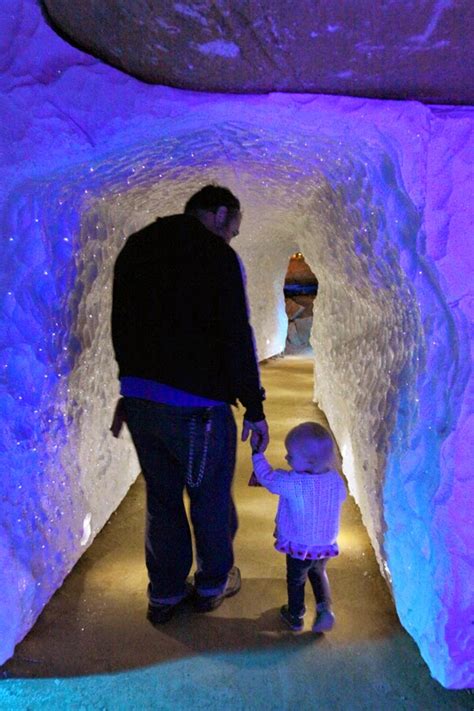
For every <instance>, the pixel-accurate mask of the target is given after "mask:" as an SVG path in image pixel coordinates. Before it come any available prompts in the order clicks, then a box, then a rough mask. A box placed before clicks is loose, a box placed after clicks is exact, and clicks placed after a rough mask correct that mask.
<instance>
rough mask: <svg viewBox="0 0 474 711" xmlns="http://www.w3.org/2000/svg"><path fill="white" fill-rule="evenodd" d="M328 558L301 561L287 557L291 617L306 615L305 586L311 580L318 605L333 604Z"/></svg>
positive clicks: (287, 581)
mask: <svg viewBox="0 0 474 711" xmlns="http://www.w3.org/2000/svg"><path fill="white" fill-rule="evenodd" d="M327 562H328V558H319V559H318V560H300V559H299V558H292V557H291V555H287V556H286V583H287V587H288V609H289V612H290V614H291V615H295V616H296V617H301V616H302V615H304V612H305V606H304V586H305V583H306V579H307V578H309V582H310V583H311V587H312V588H313V592H314V596H315V598H316V602H317V604H318V605H319V604H321V603H325V604H327V605H330V604H331V588H330V587H329V580H328V576H327V573H326V565H327Z"/></svg>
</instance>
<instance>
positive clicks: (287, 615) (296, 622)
mask: <svg viewBox="0 0 474 711" xmlns="http://www.w3.org/2000/svg"><path fill="white" fill-rule="evenodd" d="M305 612H306V610H305V609H304V608H303V612H302V613H301V615H292V614H291V612H290V610H289V608H288V605H283V606H282V607H281V608H280V617H281V619H282V620H283V622H284V623H285V624H286V625H287V626H288V627H289V628H290V630H292V631H293V632H301V630H302V629H303V627H304V621H303V617H304V613H305Z"/></svg>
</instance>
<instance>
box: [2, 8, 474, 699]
mask: <svg viewBox="0 0 474 711" xmlns="http://www.w3.org/2000/svg"><path fill="white" fill-rule="evenodd" d="M0 13H1V16H0V28H1V30H0V31H1V33H2V36H1V37H0V39H1V40H2V41H1V43H0V47H1V55H0V61H1V65H2V67H3V68H4V71H3V73H2V75H1V76H0V102H1V106H2V113H1V121H2V132H1V141H2V142H1V150H2V157H3V160H2V162H1V164H0V172H1V179H2V185H3V186H4V191H3V194H2V197H1V202H0V222H1V231H2V235H3V247H2V262H1V279H2V300H1V302H0V334H1V340H0V368H1V373H2V378H1V380H0V394H1V399H0V402H1V426H0V468H1V481H2V504H1V506H2V512H1V513H2V515H1V528H0V589H1V590H2V597H1V608H0V659H2V660H3V659H6V658H7V657H8V656H10V655H11V654H12V651H13V647H14V645H15V643H16V642H17V641H18V640H19V639H21V638H22V637H23V636H24V635H25V634H26V632H27V631H28V629H29V628H30V627H31V625H32V624H33V623H34V621H35V619H36V618H37V616H38V615H39V613H40V612H41V610H42V608H43V606H44V605H45V604H46V602H47V601H48V599H49V598H50V597H51V595H52V594H53V593H54V591H55V589H57V587H58V586H59V585H60V584H61V581H62V580H63V578H64V577H65V575H67V573H68V572H69V570H70V569H71V567H72V566H73V564H74V562H75V561H76V560H77V559H78V558H79V557H80V555H81V553H82V551H83V550H84V549H85V547H86V546H87V545H88V544H89V543H90V541H91V540H92V538H93V536H94V535H95V534H96V532H97V531H98V530H99V529H100V528H101V527H102V526H103V525H104V523H105V521H106V520H107V518H108V516H109V515H110V513H111V512H112V511H113V510H114V508H115V507H116V506H117V504H118V503H119V501H120V500H121V498H122V497H123V495H124V493H125V492H126V490H127V488H128V486H129V485H130V483H131V481H132V480H133V478H134V476H135V475H136V472H137V471H138V465H137V463H136V460H135V459H134V456H133V453H132V449H131V445H130V442H129V441H128V440H127V439H126V438H123V439H122V440H120V441H118V442H117V441H115V440H113V439H112V438H111V436H110V433H109V432H108V426H109V423H110V417H111V413H112V409H113V404H114V400H115V397H116V395H117V383H116V368H115V365H114V362H113V359H112V351H111V347H110V342H109V307H110V284H111V276H112V265H113V262H114V259H115V256H116V254H117V252H118V250H119V249H120V247H121V245H122V244H123V240H124V239H125V237H126V236H127V235H128V234H129V233H130V232H131V231H132V230H134V229H136V228H138V227H139V226H141V225H144V224H146V223H147V222H149V221H150V220H152V219H153V218H154V217H155V216H156V215H157V214H167V213H171V212H177V211H180V210H181V209H182V206H183V205H184V202H185V200H186V199H187V197H188V196H189V194H190V193H191V191H193V190H195V189H196V188H198V187H199V186H201V185H202V184H203V182H205V181H206V182H207V181H210V180H217V181H219V182H222V183H223V184H228V185H229V187H231V188H232V189H234V190H235V192H236V193H237V194H238V196H239V198H240V199H241V201H242V203H243V205H244V207H245V220H244V223H243V225H242V230H241V236H240V237H239V238H238V240H237V242H236V248H237V249H238V251H239V252H240V254H241V256H242V258H243V260H244V262H245V264H246V268H247V272H248V283H249V298H250V303H251V306H252V317H253V322H254V325H255V331H256V337H257V343H258V348H259V354H260V357H261V358H265V357H269V356H271V355H273V354H275V353H279V352H281V351H282V350H283V348H284V342H285V335H286V328H287V317H286V314H285V310H284V299H283V290H282V286H283V282H284V277H285V273H286V269H287V264H288V258H289V256H290V255H291V254H293V253H294V252H295V251H301V252H303V254H304V255H305V257H306V259H307V261H308V264H309V265H310V267H311V268H312V269H313V271H314V273H315V275H316V277H317V279H318V282H319V292H318V299H317V303H318V318H317V319H316V320H315V325H314V328H313V335H312V345H313V348H314V351H315V376H316V382H315V394H316V398H317V400H318V401H319V403H320V405H321V407H322V408H323V409H324V411H325V413H326V415H327V417H328V419H329V422H330V424H331V427H332V429H333V431H334V434H335V436H336V438H337V441H338V444H339V446H340V448H341V451H342V454H343V457H344V471H345V473H346V475H347V478H348V480H349V483H350V488H351V492H352V493H353V495H354V497H355V498H356V500H357V502H358V504H359V506H360V508H361V511H362V514H363V520H364V523H365V525H366V527H367V530H368V532H369V535H370V537H371V540H372V544H373V546H374V550H375V552H376V554H377V558H378V561H379V564H380V566H381V569H382V570H383V571H384V574H385V576H386V578H387V580H388V581H389V583H390V584H391V586H392V589H393V593H394V598H395V603H396V606H397V611H398V614H399V617H400V619H401V622H402V624H403V625H404V626H405V627H406V629H407V630H408V631H409V632H410V634H411V635H412V636H413V637H414V639H415V640H416V642H417V644H418V645H419V647H420V651H421V653H422V655H423V657H424V659H425V660H426V661H427V663H428V665H429V667H430V669H431V672H432V674H433V675H434V676H435V677H436V678H437V679H438V680H439V681H440V682H441V683H442V684H444V685H445V686H447V687H451V688H463V687H469V686H472V685H473V682H474V670H473V658H474V655H473V644H474V642H473V632H472V627H473V626H472V619H473V601H472V585H471V578H472V570H473V558H474V554H473V552H472V544H471V541H472V516H473V513H472V511H473V510H472V503H471V502H472V500H473V493H474V492H473V481H474V474H473V469H472V462H471V458H472V455H471V452H472V445H471V447H470V449H469V439H468V438H469V431H468V428H469V425H470V423H471V422H472V373H471V370H470V365H469V364H470V360H469V353H470V348H471V343H472V342H471V341H470V337H471V336H470V332H469V328H468V323H469V321H470V320H472V308H473V303H474V300H473V298H472V273H473V269H472V266H473V265H472V258H473V255H472V251H470V250H469V242H468V241H467V239H466V235H467V234H469V229H470V226H472V222H473V211H474V203H473V202H472V200H471V199H469V198H468V197H467V196H468V194H469V193H468V190H469V186H470V185H471V184H472V145H473V134H474V117H473V112H472V111H471V110H469V109H462V110H461V109H454V108H446V109H441V110H440V109H430V108H428V107H424V106H422V105H420V104H416V103H410V102H407V103H401V102H385V101H369V100H357V99H347V98H334V97H310V96H304V97H303V96H291V95H288V96H282V95H272V96H268V97H231V96H206V95H202V94H192V93H188V92H179V91H174V90H171V89H166V88H162V87H154V86H147V85H144V84H142V83H140V82H138V81H137V80H135V79H133V78H131V77H128V76H126V75H124V74H122V73H121V72H119V71H117V70H115V69H113V68H111V67H108V66H106V65H103V64H102V63H100V62H98V61H97V60H94V59H93V58H91V57H90V56H88V55H85V54H84V53H81V52H80V51H78V50H76V49H74V48H72V47H71V46H69V45H68V44H66V43H65V42H64V41H63V40H61V39H60V38H59V37H57V36H56V35H55V34H54V33H53V31H52V30H51V28H49V27H48V26H47V25H46V24H45V22H44V20H43V18H42V16H41V14H40V11H39V8H38V6H37V5H36V3H35V2H34V1H33V0H23V2H19V1H18V0H7V1H6V2H5V3H3V5H2V7H1V9H0ZM12 38H14V40H12Z"/></svg>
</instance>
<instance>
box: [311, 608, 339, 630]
mask: <svg viewBox="0 0 474 711" xmlns="http://www.w3.org/2000/svg"><path fill="white" fill-rule="evenodd" d="M335 622H336V618H335V616H334V613H333V612H332V611H331V610H329V609H328V608H325V609H322V610H318V612H317V613H316V618H315V620H314V624H313V627H312V630H313V632H317V633H320V632H329V630H332V628H333V627H334V624H335Z"/></svg>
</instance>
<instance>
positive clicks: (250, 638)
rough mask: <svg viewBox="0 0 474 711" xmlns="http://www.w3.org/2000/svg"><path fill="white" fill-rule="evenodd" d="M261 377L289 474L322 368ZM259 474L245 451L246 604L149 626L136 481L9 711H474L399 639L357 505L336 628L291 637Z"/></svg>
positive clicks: (336, 568)
mask: <svg viewBox="0 0 474 711" xmlns="http://www.w3.org/2000/svg"><path fill="white" fill-rule="evenodd" d="M262 374H263V379H264V385H265V387H266V389H267V393H268V400H267V405H266V410H267V416H268V419H269V422H270V426H271V434H272V437H273V441H272V443H271V446H270V448H269V451H268V454H269V458H270V459H271V461H272V462H273V463H274V464H276V465H279V466H282V465H283V464H284V461H283V454H284V452H283V446H282V441H283V438H284V435H285V433H286V432H287V430H288V429H289V428H290V427H291V426H293V424H296V423H297V422H300V421H304V420H308V419H316V418H320V417H321V413H318V411H317V409H316V408H315V406H314V405H313V404H312V402H311V396H312V365H311V362H310V361H309V360H303V359H298V358H287V359H285V360H280V359H278V360H274V361H270V362H269V363H267V364H266V365H264V366H263V367H262ZM238 419H239V422H240V419H241V416H240V414H239V415H238ZM250 471H251V468H250V459H249V453H248V447H247V446H242V447H241V448H240V451H239V464H238V470H237V474H236V486H235V493H236V499H237V504H238V509H239V514H240V530H239V534H238V537H237V544H236V558H237V561H236V562H237V563H238V564H239V566H240V567H241V570H242V577H243V586H242V590H241V592H240V594H239V595H238V596H237V597H235V598H233V599H231V600H227V601H225V602H224V604H223V605H222V607H220V608H219V609H218V610H216V611H215V612H214V613H212V614H210V615H209V614H208V615H196V614H194V613H192V611H191V610H183V613H182V614H181V615H179V616H177V617H176V618H175V619H173V620H172V621H171V622H170V623H168V624H167V625H165V626H163V627H162V628H160V629H158V630H156V629H154V628H153V627H152V626H151V625H150V624H149V623H148V622H146V620H145V609H146V602H145V597H144V589H145V586H146V579H145V572H144V566H143V553H142V536H143V495H144V492H143V485H142V482H141V480H139V481H138V482H137V484H136V485H135V486H134V487H132V489H131V491H130V493H129V495H128V497H127V499H126V500H125V501H124V503H123V504H122V506H121V507H120V509H119V510H118V512H117V513H116V514H114V515H113V516H112V519H111V521H110V522H109V524H108V525H107V526H106V527H105V529H104V530H103V531H102V533H101V534H100V535H99V536H98V538H97V539H96V541H95V542H94V544H93V545H92V546H91V548H89V550H88V551H87V552H86V554H85V555H84V556H83V558H82V559H81V561H80V562H79V564H78V565H77V566H76V568H75V569H74V571H73V572H72V573H71V575H70V576H69V577H68V579H67V580H66V582H65V584H64V586H63V587H62V589H61V590H60V591H58V593H57V594H56V595H55V596H54V598H53V600H52V601H51V602H50V604H49V605H48V607H47V608H46V610H45V611H44V612H43V614H42V616H41V617H40V619H39V620H38V622H37V624H36V626H35V628H34V629H33V631H32V632H31V633H30V634H29V636H28V637H27V638H26V639H25V640H24V642H23V643H22V644H21V645H19V646H18V648H17V653H16V656H15V657H14V658H13V659H12V660H10V662H8V663H7V664H6V665H4V667H3V668H2V670H1V671H0V673H1V672H3V676H4V677H5V678H4V679H3V680H2V681H1V682H0V709H1V710H2V711H3V710H4V709H5V711H6V710H8V711H13V710H14V709H29V710H31V711H36V709H47V711H55V710H56V709H61V711H63V710H64V711H69V709H81V710H83V711H89V710H95V709H110V710H111V711H117V710H121V709H124V710H127V711H128V709H153V710H166V711H168V710H169V711H180V710H182V709H190V710H191V709H192V710H193V711H199V710H200V709H207V710H209V709H216V711H221V710H224V711H225V710H228V711H234V710H235V711H236V710H240V709H241V710H242V711H244V710H245V711H248V710H249V709H250V710H251V709H258V710H259V711H260V710H262V711H266V710H267V709H275V711H294V710H297V711H304V710H306V709H311V710H312V709H323V710H326V709H329V710H330V711H337V710H339V709H341V710H344V711H346V710H350V711H354V710H358V709H367V710H368V711H369V710H370V711H379V709H380V710H382V709H388V710H389V711H397V710H398V709H406V710H407V711H412V710H414V709H416V710H420V711H422V710H423V711H428V710H431V709H433V710H435V709H443V710H444V709H472V708H474V696H472V695H470V693H469V692H454V691H449V692H448V691H446V690H444V689H443V688H442V687H441V686H439V685H438V683H437V682H435V681H433V680H432V679H431V677H430V675H429V672H428V669H427V667H426V665H425V664H424V662H423V660H422V659H421V657H420V656H419V654H418V650H417V647H416V645H415V644H414V642H413V641H412V640H411V638H410V637H409V636H408V635H407V634H406V633H405V632H404V630H403V629H402V628H401V627H400V624H399V623H398V619H397V616H396V613H395V611H394V608H393V604H392V601H391V597H390V595H389V593H388V590H387V588H386V585H385V583H384V581H383V580H382V578H381V577H380V575H379V572H378V568H377V565H376V562H375V558H374V556H373V553H372V551H371V548H370V545H369V542H368V538H367V535H366V533H365V531H364V528H363V526H362V524H361V522H360V517H359V513H358V510H357V507H356V506H355V504H354V502H353V500H352V499H349V502H348V503H346V504H345V508H344V516H343V528H342V533H341V536H340V547H341V556H340V557H339V558H338V559H335V560H334V561H332V562H331V563H330V565H329V576H330V579H331V581H332V587H333V593H334V607H335V612H336V615H337V625H336V627H335V629H334V630H333V631H332V632H331V633H330V634H328V635H327V636H315V635H312V634H311V632H310V631H309V626H310V623H311V619H312V614H313V607H312V604H310V609H309V612H308V615H307V617H308V620H307V626H306V631H305V633H303V634H301V635H297V636H292V634H291V632H287V631H285V630H284V629H282V627H281V625H280V622H279V619H278V609H279V607H280V605H281V604H282V603H283V602H284V601H285V581H284V573H285V566H284V556H283V555H281V554H279V553H276V552H275V551H274V550H273V548H272V544H273V539H272V531H273V516H274V511H275V505H276V497H274V496H272V495H271V494H269V493H267V492H265V491H264V490H262V489H255V488H248V487H247V480H248V477H249V475H250ZM308 597H309V596H308ZM21 677H23V678H21Z"/></svg>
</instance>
